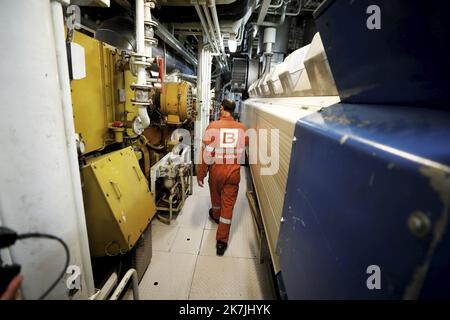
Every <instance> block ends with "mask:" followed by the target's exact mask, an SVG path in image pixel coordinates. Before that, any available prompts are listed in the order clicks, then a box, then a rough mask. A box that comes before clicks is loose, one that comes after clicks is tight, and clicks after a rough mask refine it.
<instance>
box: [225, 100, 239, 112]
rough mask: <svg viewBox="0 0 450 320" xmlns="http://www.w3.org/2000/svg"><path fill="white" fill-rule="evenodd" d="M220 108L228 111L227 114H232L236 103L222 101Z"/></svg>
mask: <svg viewBox="0 0 450 320" xmlns="http://www.w3.org/2000/svg"><path fill="white" fill-rule="evenodd" d="M222 106H223V109H224V110H225V111H228V112H229V113H233V112H234V109H236V103H235V102H234V101H232V100H229V99H223V100H222Z"/></svg>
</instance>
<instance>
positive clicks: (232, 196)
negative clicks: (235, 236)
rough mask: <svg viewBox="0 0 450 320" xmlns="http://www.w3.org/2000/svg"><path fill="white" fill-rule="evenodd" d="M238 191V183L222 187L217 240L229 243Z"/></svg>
mask: <svg viewBox="0 0 450 320" xmlns="http://www.w3.org/2000/svg"><path fill="white" fill-rule="evenodd" d="M238 191H239V185H238V184H225V185H224V186H223V188H222V194H221V210H220V218H219V227H218V228H217V234H216V240H217V241H221V242H224V243H228V238H229V235H230V227H231V218H232V216H233V208H234V204H235V203H236V199H237V195H238Z"/></svg>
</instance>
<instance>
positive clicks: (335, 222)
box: [278, 104, 450, 299]
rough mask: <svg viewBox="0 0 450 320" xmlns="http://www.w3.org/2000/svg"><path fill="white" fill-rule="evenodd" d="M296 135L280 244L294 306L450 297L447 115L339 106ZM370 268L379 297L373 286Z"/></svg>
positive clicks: (303, 123) (311, 119)
mask: <svg viewBox="0 0 450 320" xmlns="http://www.w3.org/2000/svg"><path fill="white" fill-rule="evenodd" d="M295 136H296V137H297V138H298V139H297V141H298V142H297V143H295V144H294V145H293V147H292V154H291V162H290V163H291V166H290V169H289V178H288V183H287V188H286V190H287V194H286V198H285V202H284V209H283V218H284V221H285V222H284V223H283V224H282V225H281V228H280V236H279V240H278V251H279V252H278V253H279V255H280V264H281V270H282V271H281V275H282V278H283V281H284V284H285V286H286V291H287V295H288V298H290V299H304V298H310V299H327V298H332V299H345V298H416V297H422V298H429V297H433V296H434V297H447V298H448V297H450V293H449V290H448V287H447V286H448V283H450V256H449V254H448V252H449V250H450V237H449V226H448V218H449V206H450V117H449V114H448V113H447V112H443V111H433V112H430V110H429V109H425V108H398V107H397V108H394V107H391V106H368V105H350V104H336V105H334V106H331V107H329V108H327V109H325V110H324V111H322V112H320V113H315V114H312V115H310V116H307V117H305V118H302V119H300V120H299V121H298V122H297V125H296V129H295ZM417 213H419V215H423V216H424V217H425V221H427V220H428V221H429V222H430V225H429V229H428V232H425V235H424V236H422V237H419V236H416V235H414V230H411V229H410V227H409V226H408V222H409V221H411V219H413V217H414V216H415V215H416V214H417ZM422 218H423V217H422ZM425 228H427V227H425ZM413 229H414V228H413ZM370 265H378V266H379V267H380V269H381V280H382V284H381V290H369V289H368V288H367V286H366V279H367V278H368V277H369V275H370V274H367V273H366V270H367V267H368V266H370ZM427 265H428V266H429V267H428V270H427V269H426V266H427ZM422 267H425V269H424V270H421V268H422ZM422 271H423V273H422ZM422 280H423V281H424V284H423V289H422ZM421 289H422V290H421Z"/></svg>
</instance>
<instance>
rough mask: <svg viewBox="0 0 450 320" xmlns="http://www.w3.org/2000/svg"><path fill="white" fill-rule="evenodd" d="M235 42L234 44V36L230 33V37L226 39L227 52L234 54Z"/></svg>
mask: <svg viewBox="0 0 450 320" xmlns="http://www.w3.org/2000/svg"><path fill="white" fill-rule="evenodd" d="M236 49H237V42H236V34H234V33H230V37H229V38H228V50H230V52H236Z"/></svg>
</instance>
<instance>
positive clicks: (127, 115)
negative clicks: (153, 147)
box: [115, 70, 139, 137]
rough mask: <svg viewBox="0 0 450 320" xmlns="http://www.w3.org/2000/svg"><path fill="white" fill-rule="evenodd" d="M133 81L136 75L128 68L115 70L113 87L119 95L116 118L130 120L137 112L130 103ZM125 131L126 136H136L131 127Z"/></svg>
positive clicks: (132, 96)
mask: <svg viewBox="0 0 450 320" xmlns="http://www.w3.org/2000/svg"><path fill="white" fill-rule="evenodd" d="M133 83H136V77H135V76H133V74H132V73H131V71H130V70H124V71H121V72H116V75H115V87H116V88H117V90H118V97H119V99H118V103H117V106H116V120H120V121H123V122H132V121H133V120H134V119H135V118H136V117H137V116H138V114H139V113H138V108H136V106H134V105H133V104H132V103H131V100H132V99H134V92H133V90H132V89H131V84H133ZM126 131H127V135H128V136H130V137H136V134H135V133H134V132H133V129H131V128H127V129H126Z"/></svg>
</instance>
